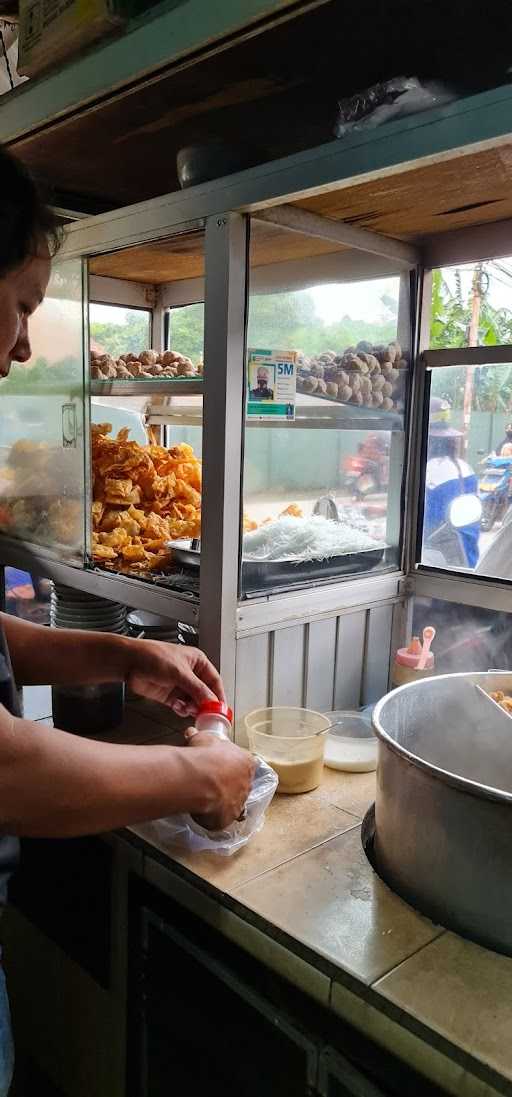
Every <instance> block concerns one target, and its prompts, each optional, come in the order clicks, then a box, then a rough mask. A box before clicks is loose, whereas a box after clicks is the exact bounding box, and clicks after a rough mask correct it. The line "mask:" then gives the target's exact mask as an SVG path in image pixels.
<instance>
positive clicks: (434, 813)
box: [373, 672, 512, 955]
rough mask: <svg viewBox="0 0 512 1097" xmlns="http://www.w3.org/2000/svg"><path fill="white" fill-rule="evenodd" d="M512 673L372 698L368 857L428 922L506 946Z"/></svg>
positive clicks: (511, 862)
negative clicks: (506, 699) (498, 696)
mask: <svg viewBox="0 0 512 1097" xmlns="http://www.w3.org/2000/svg"><path fill="white" fill-rule="evenodd" d="M477 686H480V687H482V688H483V689H484V690H486V691H490V690H496V689H501V690H503V692H504V693H509V694H511V695H512V673H509V672H502V673H500V672H498V673H495V672H493V673H491V672H489V673H488V674H452V675H443V676H440V677H437V678H435V677H434V678H426V679H424V680H422V681H419V682H414V683H412V684H409V685H406V686H402V687H401V688H400V689H397V690H394V691H393V692H392V693H389V694H388V695H387V696H386V697H384V698H383V700H382V701H380V702H379V704H378V705H377V706H376V708H375V710H374V714H373V721H374V727H375V732H376V735H377V736H378V739H379V760H378V767H377V793H376V800H375V835H374V845H373V860H374V864H375V868H376V870H377V871H378V872H379V874H380V875H381V876H382V877H383V879H384V880H386V882H387V883H388V884H389V885H390V887H392V888H393V889H394V890H395V891H396V892H398V894H400V895H402V896H403V897H404V898H405V899H407V900H408V901H409V902H410V903H411V904H412V905H413V906H415V907H416V908H417V909H419V910H421V911H422V912H423V913H425V914H428V915H429V916H430V917H431V918H433V919H434V921H437V922H440V923H442V924H443V925H445V926H447V927H449V928H451V929H454V930H456V931H457V932H458V933H462V934H465V935H466V936H469V937H472V938H473V939H474V940H476V941H479V942H480V943H482V944H484V945H487V946H488V947H490V948H494V949H497V950H498V951H500V952H506V953H507V954H509V955H512V719H511V717H510V716H508V715H507V714H506V713H505V712H504V711H503V710H502V709H501V708H499V707H498V705H497V704H495V703H494V702H493V701H492V700H491V699H490V698H488V697H487V696H485V695H484V694H483V693H481V692H480V691H479V690H478V689H477Z"/></svg>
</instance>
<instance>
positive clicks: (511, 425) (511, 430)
mask: <svg viewBox="0 0 512 1097" xmlns="http://www.w3.org/2000/svg"><path fill="white" fill-rule="evenodd" d="M505 434H512V423H509V424H508V426H506V427H505Z"/></svg>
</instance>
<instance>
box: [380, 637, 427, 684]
mask: <svg viewBox="0 0 512 1097" xmlns="http://www.w3.org/2000/svg"><path fill="white" fill-rule="evenodd" d="M420 655H421V641H420V639H419V637H418V636H413V638H412V640H411V642H410V644H409V647H407V648H399V649H398V651H397V653H396V655H395V658H394V662H393V667H392V669H391V682H392V685H393V686H394V688H395V689H397V688H398V686H406V685H407V684H408V683H409V682H419V681H420V679H421V678H430V677H431V676H432V675H433V674H434V655H433V653H432V652H431V651H429V653H428V656H427V662H426V666H425V667H424V668H423V670H418V661H419V657H420Z"/></svg>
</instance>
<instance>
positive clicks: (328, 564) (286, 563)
mask: <svg viewBox="0 0 512 1097" xmlns="http://www.w3.org/2000/svg"><path fill="white" fill-rule="evenodd" d="M384 552H385V549H383V548H376V549H367V550H366V551H365V552H346V553H344V554H343V555H342V556H330V557H329V558H328V559H327V560H243V561H242V578H243V583H244V587H245V588H246V589H247V587H250V589H251V590H255V589H257V590H267V589H268V588H269V587H275V586H282V585H283V583H285V584H288V583H297V582H299V581H302V580H304V579H326V578H327V577H328V576H329V577H330V576H336V575H357V574H358V573H360V572H362V571H369V570H371V568H374V567H377V566H378V564H380V563H381V561H382V559H383V556H384Z"/></svg>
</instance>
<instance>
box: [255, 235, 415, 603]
mask: <svg viewBox="0 0 512 1097" xmlns="http://www.w3.org/2000/svg"><path fill="white" fill-rule="evenodd" d="M322 244H323V247H322ZM328 247H330V248H331V249H332V250H330V251H326V249H327V248H328ZM342 255H343V252H342V251H341V249H336V248H335V246H334V244H331V245H328V244H327V243H324V242H322V241H319V240H316V239H314V238H313V237H310V236H307V235H305V234H302V233H296V232H294V233H292V232H289V231H287V230H286V229H285V228H277V227H275V226H271V225H267V224H263V223H261V222H258V221H257V220H254V219H253V221H252V223H251V244H250V294H249V308H248V335H247V342H248V349H247V369H246V386H247V392H246V419H245V443H244V481H243V484H244V487H243V540H242V571H241V592H242V594H243V595H254V594H257V593H259V592H265V591H269V590H282V589H286V588H290V587H291V588H295V587H297V586H300V585H304V584H305V583H311V582H315V583H318V582H325V581H327V580H329V579H332V578H334V577H337V578H339V577H343V576H345V577H346V576H351V575H352V576H354V575H359V574H362V573H368V572H372V571H378V570H382V569H386V568H393V567H394V568H397V567H398V565H399V558H400V498H401V490H402V475H403V466H404V415H405V404H406V399H407V377H408V364H409V356H408V355H409V351H408V342H407V346H404V347H402V345H401V343H400V341H399V338H402V336H400V337H399V330H398V329H399V309H400V288H401V279H400V276H399V275H398V274H395V275H391V276H388V277H386V278H369V277H366V278H363V279H361V280H357V281H355V280H353V279H352V278H351V277H350V273H349V271H347V270H346V269H344V265H343V263H342V262H341V258H342ZM333 260H334V262H333ZM336 260H338V262H337V263H336ZM403 308H404V302H403V301H402V310H403ZM401 328H402V332H403V329H404V323H403V315H402V318H401ZM407 334H408V333H407Z"/></svg>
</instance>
